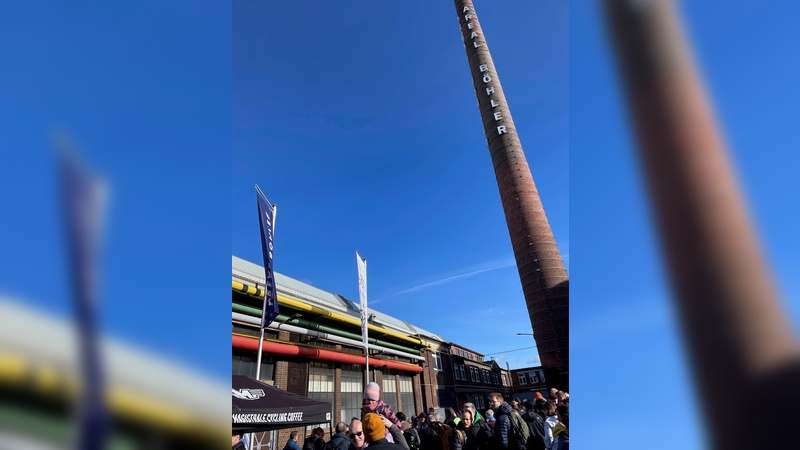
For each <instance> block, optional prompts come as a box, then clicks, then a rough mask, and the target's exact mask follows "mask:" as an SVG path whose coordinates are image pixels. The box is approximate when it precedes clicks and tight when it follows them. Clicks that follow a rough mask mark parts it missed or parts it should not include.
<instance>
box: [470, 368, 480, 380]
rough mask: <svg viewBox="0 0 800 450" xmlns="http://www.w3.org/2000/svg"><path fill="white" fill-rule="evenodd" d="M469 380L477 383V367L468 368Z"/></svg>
mask: <svg viewBox="0 0 800 450" xmlns="http://www.w3.org/2000/svg"><path fill="white" fill-rule="evenodd" d="M469 378H470V379H471V380H472V381H479V380H478V368H477V367H470V368H469Z"/></svg>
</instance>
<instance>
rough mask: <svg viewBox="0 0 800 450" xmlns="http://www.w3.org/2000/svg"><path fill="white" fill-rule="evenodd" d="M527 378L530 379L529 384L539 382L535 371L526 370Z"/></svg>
mask: <svg viewBox="0 0 800 450" xmlns="http://www.w3.org/2000/svg"><path fill="white" fill-rule="evenodd" d="M528 379H529V380H531V384H536V383H538V382H539V374H538V373H536V372H528Z"/></svg>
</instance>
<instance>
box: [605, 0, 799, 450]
mask: <svg viewBox="0 0 800 450" xmlns="http://www.w3.org/2000/svg"><path fill="white" fill-rule="evenodd" d="M605 13H606V20H607V23H608V26H609V28H610V29H609V31H610V34H611V37H612V40H613V45H614V47H615V50H616V53H617V55H616V56H617V59H618V65H619V68H620V71H621V76H622V78H623V82H624V85H623V90H624V92H625V94H626V96H627V102H628V108H629V115H630V118H631V119H632V123H633V128H634V131H635V133H636V138H637V140H638V147H639V156H640V162H641V164H642V167H643V170H644V174H645V179H646V180H647V183H648V188H649V194H650V201H651V205H652V211H653V213H654V214H655V218H656V220H657V223H658V227H659V232H660V233H659V236H660V238H661V245H662V249H663V253H664V255H665V261H666V264H667V268H668V271H669V279H670V281H671V288H672V290H673V291H674V293H675V301H676V305H677V310H678V313H679V317H680V320H681V326H682V329H683V334H684V340H685V344H686V347H687V350H688V354H689V358H690V361H691V365H692V371H693V374H694V377H695V382H696V384H697V389H698V393H699V401H700V404H701V408H702V412H703V414H704V417H705V420H706V425H707V429H708V432H709V433H708V434H709V441H710V442H711V444H712V446H713V447H714V448H719V449H740V448H741V449H744V448H789V447H786V446H785V445H786V443H787V442H788V441H789V433H791V432H792V430H793V427H792V426H791V425H793V424H794V423H796V420H797V419H796V418H797V413H796V405H797V404H798V403H797V401H798V400H800V352H798V345H797V341H796V340H795V337H794V336H793V334H792V330H791V327H790V324H789V323H788V322H787V320H786V319H785V318H784V313H783V310H782V305H781V303H780V301H779V298H778V295H777V293H776V289H775V287H774V285H773V280H772V278H771V276H770V273H769V269H768V266H767V264H766V262H765V260H764V257H763V254H762V250H761V247H760V244H759V242H758V240H757V238H756V235H755V232H754V229H753V226H752V224H751V220H750V217H749V215H748V212H747V210H746V207H745V205H744V202H743V200H742V196H741V194H740V192H739V187H738V185H737V182H736V177H735V175H734V171H733V169H732V167H731V164H730V162H729V160H728V156H727V152H726V147H725V143H724V142H723V139H722V136H721V134H720V132H719V131H718V129H717V125H716V123H715V121H714V115H713V112H712V110H711V107H710V105H709V102H708V101H707V99H706V95H705V91H704V88H703V85H702V82H701V79H700V76H699V74H698V71H697V70H696V68H695V65H694V62H693V58H692V55H691V51H690V47H689V45H688V44H687V42H686V40H685V38H684V34H683V31H682V28H681V23H680V19H679V16H678V13H677V11H676V8H675V6H674V4H673V2H672V1H667V0H637V1H634V0H606V1H605ZM748 398H757V399H758V403H759V406H760V407H759V411H764V412H767V414H768V415H769V422H770V427H769V430H767V429H763V430H761V431H755V430H753V421H754V419H755V418H754V416H753V414H752V410H751V409H750V408H748V407H746V406H745V405H747V404H748V402H747V399H748ZM795 446H796V445H795Z"/></svg>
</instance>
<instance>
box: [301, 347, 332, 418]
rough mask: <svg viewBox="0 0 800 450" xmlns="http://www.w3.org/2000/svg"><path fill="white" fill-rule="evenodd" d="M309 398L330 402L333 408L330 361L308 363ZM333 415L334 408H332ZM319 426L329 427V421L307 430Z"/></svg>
mask: <svg viewBox="0 0 800 450" xmlns="http://www.w3.org/2000/svg"><path fill="white" fill-rule="evenodd" d="M308 398H310V399H311V400H320V401H323V402H330V404H331V408H333V365H332V364H331V363H328V362H321V361H311V362H309V363H308ZM331 417H333V409H331ZM317 427H323V428H327V427H328V423H327V422H326V423H319V424H313V425H309V426H307V427H306V432H307V433H310V432H311V430H313V429H314V428H317Z"/></svg>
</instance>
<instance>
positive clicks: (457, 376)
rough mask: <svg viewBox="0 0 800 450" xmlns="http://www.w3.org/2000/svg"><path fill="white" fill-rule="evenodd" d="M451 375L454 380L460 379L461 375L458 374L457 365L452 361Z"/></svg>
mask: <svg viewBox="0 0 800 450" xmlns="http://www.w3.org/2000/svg"><path fill="white" fill-rule="evenodd" d="M453 376H454V377H455V379H456V380H460V379H461V376H460V375H459V374H458V365H457V364H456V363H453Z"/></svg>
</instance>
